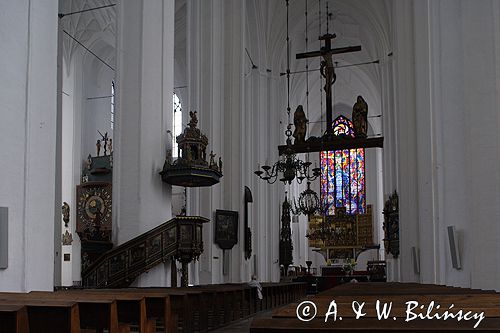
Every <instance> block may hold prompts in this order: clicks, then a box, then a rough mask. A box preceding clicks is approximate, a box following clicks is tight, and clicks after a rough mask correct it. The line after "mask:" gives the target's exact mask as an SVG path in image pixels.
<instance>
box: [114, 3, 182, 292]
mask: <svg viewBox="0 0 500 333" xmlns="http://www.w3.org/2000/svg"><path fill="white" fill-rule="evenodd" d="M174 9H175V4H174V1H173V0H166V1H161V0H138V1H119V2H118V5H117V19H118V29H117V84H116V86H117V87H116V88H117V91H116V102H117V105H116V115H115V120H116V124H115V125H116V128H115V133H114V135H115V139H114V141H115V142H114V156H113V157H114V165H113V166H114V168H113V205H114V206H113V222H114V223H113V225H114V232H115V235H114V241H115V244H118V245H119V244H121V243H123V242H125V241H127V240H129V239H132V238H134V237H137V236H139V235H140V234H142V233H144V232H146V231H148V230H150V229H152V228H154V227H155V226H157V225H159V224H161V223H163V222H165V221H167V220H169V219H170V218H171V187H170V186H169V185H166V184H164V183H163V182H162V181H161V177H160V175H159V172H160V171H161V169H162V166H163V163H164V160H165V155H166V143H167V140H168V139H169V136H167V130H169V129H170V130H171V127H172V124H171V122H172V112H173V111H172V93H173V59H174V45H173V43H174V11H175V10H174ZM168 269H169V268H168V264H166V265H165V267H163V265H159V267H157V268H155V269H153V270H151V271H150V272H149V273H147V274H144V275H143V276H141V277H140V278H139V284H143V285H165V284H166V283H167V282H168V279H169V273H168Z"/></svg>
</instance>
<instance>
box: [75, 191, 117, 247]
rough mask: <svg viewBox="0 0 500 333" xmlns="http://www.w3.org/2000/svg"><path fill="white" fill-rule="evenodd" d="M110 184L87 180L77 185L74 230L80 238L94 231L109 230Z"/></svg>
mask: <svg viewBox="0 0 500 333" xmlns="http://www.w3.org/2000/svg"><path fill="white" fill-rule="evenodd" d="M111 195H112V190H111V184H110V183H108V182H89V183H85V184H82V185H79V186H77V189H76V197H77V200H78V203H77V220H76V231H77V233H78V234H79V235H81V236H83V237H82V238H88V237H91V236H101V237H102V236H104V235H95V233H96V232H104V233H106V232H109V231H111V202H112V201H111V199H112V197H111Z"/></svg>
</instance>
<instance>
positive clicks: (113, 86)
mask: <svg viewBox="0 0 500 333" xmlns="http://www.w3.org/2000/svg"><path fill="white" fill-rule="evenodd" d="M114 127H115V81H111V129H112V130H113V129H114Z"/></svg>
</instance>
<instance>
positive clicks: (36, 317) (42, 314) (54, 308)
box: [0, 297, 80, 333]
mask: <svg viewBox="0 0 500 333" xmlns="http://www.w3.org/2000/svg"><path fill="white" fill-rule="evenodd" d="M0 302H1V303H0V304H1V306H3V307H12V306H21V307H26V309H27V318H28V325H29V331H30V332H32V333H55V332H57V333H80V317H79V308H78V304H77V303H76V302H71V301H58V300H39V299H38V300H36V299H17V300H16V299H4V298H3V297H2V299H1V300H0ZM24 319H25V318H24ZM22 325H23V326H24V324H22ZM5 332H9V331H5ZM13 332H15V331H13Z"/></svg>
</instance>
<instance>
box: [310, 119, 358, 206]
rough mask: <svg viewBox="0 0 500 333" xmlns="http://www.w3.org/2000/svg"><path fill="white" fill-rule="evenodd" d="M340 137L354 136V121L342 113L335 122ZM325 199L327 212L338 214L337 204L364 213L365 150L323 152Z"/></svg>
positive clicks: (322, 193) (322, 168) (322, 188)
mask: <svg viewBox="0 0 500 333" xmlns="http://www.w3.org/2000/svg"><path fill="white" fill-rule="evenodd" d="M333 132H334V134H335V135H337V136H351V137H354V130H353V126H352V122H351V121H350V120H349V119H347V118H346V117H344V116H339V117H337V118H336V119H335V121H334V122H333ZM320 160H321V201H322V203H323V207H327V210H326V214H327V215H334V214H335V207H346V211H347V213H350V214H363V213H365V211H366V188H365V149H364V148H356V149H343V150H335V151H322V152H321V153H320Z"/></svg>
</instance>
